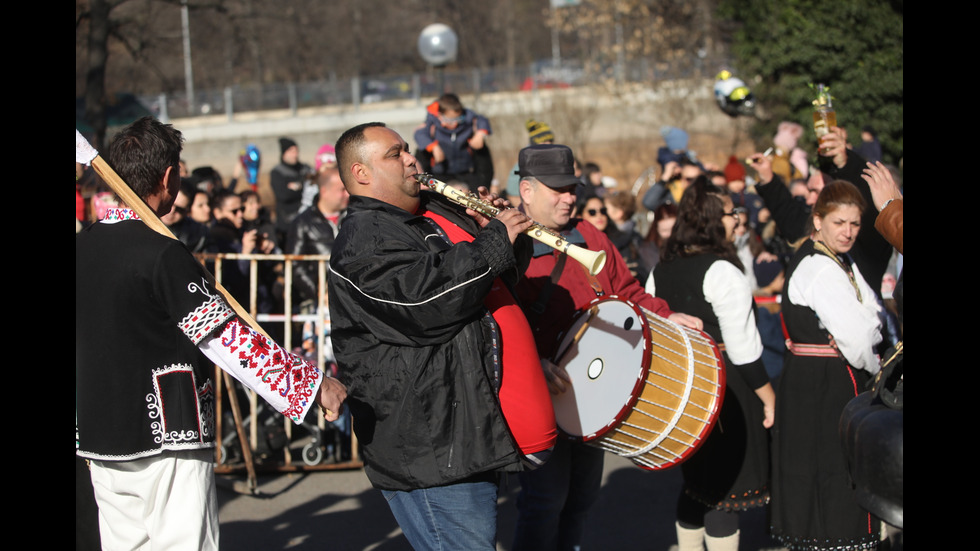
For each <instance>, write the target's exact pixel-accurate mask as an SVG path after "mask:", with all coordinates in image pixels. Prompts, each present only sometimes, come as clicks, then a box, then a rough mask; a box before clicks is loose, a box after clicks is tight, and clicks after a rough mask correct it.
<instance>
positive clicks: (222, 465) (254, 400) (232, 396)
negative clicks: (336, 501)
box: [194, 253, 363, 492]
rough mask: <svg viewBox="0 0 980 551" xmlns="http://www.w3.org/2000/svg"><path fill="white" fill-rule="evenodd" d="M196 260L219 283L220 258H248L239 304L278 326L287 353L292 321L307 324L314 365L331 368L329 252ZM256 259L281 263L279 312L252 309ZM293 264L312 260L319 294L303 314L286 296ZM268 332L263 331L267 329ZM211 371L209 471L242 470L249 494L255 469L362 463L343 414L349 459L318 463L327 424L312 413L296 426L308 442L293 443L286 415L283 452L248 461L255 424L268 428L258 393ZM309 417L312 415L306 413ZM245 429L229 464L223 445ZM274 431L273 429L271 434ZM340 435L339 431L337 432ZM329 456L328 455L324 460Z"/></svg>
mask: <svg viewBox="0 0 980 551" xmlns="http://www.w3.org/2000/svg"><path fill="white" fill-rule="evenodd" d="M194 256H195V257H196V258H197V259H198V261H200V262H201V263H202V264H205V265H208V264H212V263H213V270H212V273H214V274H215V279H216V280H217V281H218V282H219V283H220V282H221V274H222V264H223V263H224V262H229V261H230V262H238V261H241V260H245V261H248V263H249V297H248V303H247V304H246V305H245V307H246V308H247V309H248V311H249V313H250V314H251V315H252V317H254V318H255V320H256V321H258V322H259V324H261V325H263V326H265V325H266V324H269V323H271V324H283V331H282V338H281V342H280V343H279V344H281V345H282V347H283V348H285V349H286V350H289V351H293V350H294V348H295V346H294V325H296V324H305V323H312V324H313V336H314V337H315V340H316V364H317V366H318V367H319V368H320V370H321V371H324V372H325V373H328V374H329V373H330V371H331V369H330V367H329V366H328V361H331V360H332V357H328V356H332V354H330V355H328V353H327V351H326V350H325V348H326V347H327V342H328V341H327V338H328V337H329V335H330V314H329V310H328V308H327V262H329V260H330V256H329V255H286V254H236V253H197V254H195V255H194ZM260 262H276V263H281V265H282V267H283V270H282V275H281V277H282V283H283V312H281V313H279V312H276V313H267V312H258V311H257V310H258V300H257V296H258V286H259V277H258V268H259V263H260ZM298 262H316V263H317V296H319V297H321V298H320V300H319V301H316V303H315V304H312V305H308V306H310V307H308V308H306V310H307V311H306V312H303V311H301V310H303V308H300V307H298V305H294V304H293V303H292V301H291V300H290V297H292V296H293V268H294V267H295V265H296V263H298ZM267 332H268V331H267ZM215 369H216V380H217V381H218V384H216V402H217V407H216V412H215V417H216V420H215V421H216V423H215V424H216V429H215V430H216V432H215V438H216V441H217V443H218V446H217V450H216V453H215V463H216V466H215V472H216V473H222V474H228V473H237V472H241V471H242V469H244V470H245V471H247V472H248V476H249V484H248V486H249V487H248V488H247V490H248V491H249V492H254V491H255V488H256V483H255V473H256V471H262V472H295V471H306V470H335V469H357V468H361V467H363V462H361V460H360V459H359V457H358V451H357V439H356V437H355V436H354V433H353V430H351V425H350V417H349V414H347V418H346V419H347V428H348V430H349V431H350V441H349V443H350V457H349V458H344V457H342V455H335V456H334V457H333V459H334V461H332V462H324V459H325V457H324V455H327V454H324V451H325V450H329V445H330V443H327V442H324V441H323V440H321V436H322V435H324V434H333V432H332V431H331V430H330V429H331V427H328V426H327V425H328V423H327V422H326V421H325V420H324V419H323V417H322V416H320V415H316V418H317V422H316V424H315V425H312V423H309V422H304V423H303V425H301V427H303V428H306V429H307V430H309V431H310V432H311V435H310V437H309V442H306V441H307V439H306V438H302V439H298V440H297V441H296V442H294V441H293V431H294V429H295V427H294V425H293V423H292V422H291V421H289V420H288V419H285V418H283V419H282V427H283V428H282V431H283V434H284V436H285V438H286V445H285V446H284V448H283V456H282V458H281V460H273V461H265V462H259V463H256V462H255V461H254V460H253V457H254V456H253V454H254V452H255V451H256V450H257V449H258V448H259V445H258V444H259V438H260V434H259V430H260V427H261V428H266V429H268V428H269V427H270V425H268V424H266V425H261V424H260V419H259V414H260V413H261V412H262V410H263V405H264V404H263V403H262V401H261V400H259V399H258V396H257V395H256V394H255V393H254V392H252V391H249V390H247V389H245V388H244V387H243V386H242V385H241V383H239V382H238V381H235V380H234V379H233V378H232V377H231V376H229V375H228V374H226V373H224V372H223V371H221V370H220V368H217V367H215ZM222 380H224V381H225V384H224V385H221V384H220V382H221V381H222ZM237 389H241V390H242V391H243V392H244V393H245V394H246V395H247V397H248V404H249V415H248V418H247V420H246V419H244V418H242V416H241V414H240V410H239V406H238V400H237V395H236V392H237ZM225 392H227V394H228V401H229V403H230V406H231V408H232V414H233V416H234V418H235V425H236V426H235V428H234V431H233V432H231V434H228V435H226V434H225V432H228V431H225V430H224V427H223V425H224V412H223V409H224V393H225ZM311 415H312V414H311ZM246 426H247V427H248V436H247V441H248V443H249V446H247V447H245V446H241V448H240V449H241V455H242V462H241V463H238V462H234V463H232V462H230V461H229V455H230V454H229V452H230V451H232V448H230V447H229V446H230V445H231V443H232V442H233V441H235V440H236V436H237V442H238V443H239V444H241V443H242V442H244V441H245V439H246V437H245V436H244V435H245V430H244V428H245V427H246ZM276 431H277V429H276V430H274V431H273V432H276ZM341 435H342V433H341ZM304 442H306V444H305V446H304V447H303V448H302V451H301V455H302V461H301V462H297V461H294V458H293V453H294V451H295V450H293V449H292V448H293V447H294V446H296V445H298V444H303V443H304ZM333 444H334V445H335V446H336V448H334V449H335V452H336V454H340V453H341V452H340V450H339V449H338V448H341V447H344V444H346V443H345V442H341V441H339V440H337V441H334V442H333ZM328 459H329V458H328Z"/></svg>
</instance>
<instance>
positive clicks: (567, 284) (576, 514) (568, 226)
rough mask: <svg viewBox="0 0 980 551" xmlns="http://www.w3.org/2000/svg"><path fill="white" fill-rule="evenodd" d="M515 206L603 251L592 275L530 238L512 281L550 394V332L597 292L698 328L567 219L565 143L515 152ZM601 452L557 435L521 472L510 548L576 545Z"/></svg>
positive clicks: (572, 187)
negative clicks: (543, 456) (539, 461)
mask: <svg viewBox="0 0 980 551" xmlns="http://www.w3.org/2000/svg"><path fill="white" fill-rule="evenodd" d="M518 168H519V175H520V178H521V182H520V194H521V207H520V208H521V209H523V210H524V212H525V213H526V214H527V215H528V216H530V217H531V218H532V219H533V220H534V221H535V222H537V223H538V224H541V225H542V226H545V227H546V228H548V229H549V230H552V231H555V232H557V233H560V234H561V235H562V236H563V237H564V238H565V239H566V240H568V242H570V243H573V244H576V245H579V246H582V247H585V248H587V249H590V250H594V251H597V250H604V251H606V258H607V260H606V265H605V267H604V268H603V270H602V271H601V272H600V273H599V274H598V275H596V276H591V275H589V273H588V271H587V269H586V268H585V267H584V266H582V265H581V264H579V263H578V262H576V261H575V260H568V257H567V255H565V254H564V253H559V252H558V251H556V250H555V249H553V248H551V247H549V246H547V245H545V244H543V243H540V242H538V241H535V243H534V254H533V257H532V259H531V264H530V266H529V267H528V269H527V272H526V273H525V275H524V277H523V278H522V279H521V280H520V282H519V283H518V285H517V294H518V298H519V300H520V302H521V304H522V308H523V309H524V313H525V315H526V316H527V318H528V321H529V322H530V324H531V328H532V329H533V331H534V337H535V342H536V343H537V347H538V355H539V356H540V357H541V366H542V369H543V370H544V373H545V377H546V378H547V380H548V387H549V390H550V391H551V393H552V394H559V393H562V392H565V391H567V390H569V388H570V386H569V385H570V380H569V377H568V374H567V373H565V371H564V369H562V368H560V367H558V366H556V365H555V364H554V363H552V361H551V358H552V357H553V355H554V353H555V347H556V345H557V340H556V339H557V337H558V335H559V333H561V332H562V331H563V330H564V329H566V328H567V327H568V326H569V325H571V323H572V321H573V318H574V317H575V314H576V312H578V311H579V310H581V309H583V308H584V307H586V305H588V304H589V303H590V302H591V301H592V300H594V299H596V298H597V297H602V296H609V295H617V296H619V297H620V298H622V299H624V300H629V301H631V302H634V303H636V304H639V305H640V306H642V307H643V308H646V309H647V310H649V311H651V312H653V313H655V314H657V315H660V316H662V317H666V318H668V319H670V320H672V321H674V322H676V323H678V324H681V325H684V326H686V327H691V328H695V329H701V328H702V323H701V320H700V319H698V318H695V317H693V316H689V315H687V314H682V313H678V312H672V311H671V310H670V308H669V307H668V305H667V303H666V302H665V301H663V300H662V299H659V298H655V297H653V296H651V295H649V294H647V293H646V291H644V289H643V287H642V286H640V284H639V283H638V282H637V280H636V278H634V277H633V276H632V275H631V274H630V271H629V268H627V267H626V263H625V261H624V260H623V258H622V256H620V254H619V251H618V250H617V249H616V246H615V245H613V244H612V242H611V241H609V238H607V237H606V235H605V234H604V233H603V232H601V231H599V230H598V229H597V228H596V227H595V226H593V225H592V224H590V223H589V222H586V221H584V220H581V219H579V218H572V210H573V208H574V205H575V193H576V189H577V188H578V187H579V186H580V185H581V180H579V179H578V178H577V177H576V176H575V169H574V156H573V155H572V150H571V149H569V148H568V147H567V146H564V145H553V144H544V145H533V146H530V147H526V148H524V149H522V150H521V152H520V155H519V158H518ZM603 453H604V452H603V451H602V450H600V449H598V448H594V447H591V446H587V445H585V444H581V443H576V442H570V441H567V440H563V439H560V438H559V440H558V443H557V444H556V446H555V450H554V453H553V455H552V457H551V459H549V460H548V462H547V463H546V464H545V465H544V466H542V467H540V468H538V469H536V470H533V471H525V472H522V473H520V475H519V476H520V480H521V492H520V495H519V496H518V499H517V510H518V519H517V528H516V533H515V534H514V544H513V549H514V551H521V550H526V549H533V550H551V549H572V548H577V547H578V546H579V545H580V544H581V541H582V535H583V532H584V528H585V520H586V516H587V514H588V511H589V508H590V507H591V506H592V504H593V503H594V502H595V500H596V498H597V497H598V495H599V487H600V483H601V478H602V459H603Z"/></svg>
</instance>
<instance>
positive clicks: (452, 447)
mask: <svg viewBox="0 0 980 551" xmlns="http://www.w3.org/2000/svg"><path fill="white" fill-rule="evenodd" d="M458 404H459V402H457V401H453V417H452V419H453V425H452V427H451V429H450V430H451V432H450V434H451V436H450V443H449V463H448V464H447V465H446V468H450V469H451V468H452V466H453V450H455V449H456V406H457V405H458Z"/></svg>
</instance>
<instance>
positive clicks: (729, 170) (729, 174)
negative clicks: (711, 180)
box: [725, 155, 745, 182]
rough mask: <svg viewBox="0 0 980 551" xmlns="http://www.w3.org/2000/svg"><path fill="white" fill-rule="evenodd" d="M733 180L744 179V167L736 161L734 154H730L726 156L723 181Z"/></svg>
mask: <svg viewBox="0 0 980 551" xmlns="http://www.w3.org/2000/svg"><path fill="white" fill-rule="evenodd" d="M735 180H740V181H743V182H744V181H745V167H743V166H742V163H740V162H738V159H737V158H736V157H735V155H732V156H731V157H729V158H728V164H727V165H725V181H726V182H733V181H735Z"/></svg>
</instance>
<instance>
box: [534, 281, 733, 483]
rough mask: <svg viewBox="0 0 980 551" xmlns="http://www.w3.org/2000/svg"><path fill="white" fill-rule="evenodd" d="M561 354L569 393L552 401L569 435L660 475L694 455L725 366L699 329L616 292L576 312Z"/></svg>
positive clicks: (716, 405) (718, 396) (717, 405)
mask: <svg viewBox="0 0 980 551" xmlns="http://www.w3.org/2000/svg"><path fill="white" fill-rule="evenodd" d="M558 350H559V352H558V356H557V357H556V359H555V363H556V364H558V365H559V366H561V367H563V368H564V369H565V370H566V372H567V373H568V375H569V378H570V380H571V385H570V386H571V388H570V390H568V391H566V392H564V393H562V394H558V395H553V396H552V403H553V405H554V407H555V418H556V421H557V423H558V427H559V428H560V429H561V431H562V432H563V433H564V434H565V435H566V436H568V437H569V438H572V439H576V440H580V441H583V442H586V443H588V444H590V445H593V446H596V447H599V448H601V449H604V450H606V451H609V452H612V453H615V454H617V455H620V456H622V457H627V458H630V459H632V460H633V462H634V463H636V464H637V465H640V466H641V467H645V468H648V469H654V470H659V469H666V468H669V467H673V466H676V465H679V464H680V463H682V462H683V461H684V460H685V459H686V458H687V457H689V456H690V455H691V454H693V453H694V451H695V450H697V448H698V446H700V444H701V442H703V440H704V439H705V438H707V435H708V434H709V433H710V432H711V428H712V427H713V426H714V423H715V421H716V420H717V418H718V412H719V411H720V409H721V403H722V400H723V397H724V389H725V371H724V367H723V365H724V364H723V361H722V358H721V354H720V352H719V351H718V347H717V346H716V345H715V343H714V341H713V340H712V339H711V338H710V337H709V336H708V335H706V334H705V333H703V332H701V331H696V330H692V329H687V328H683V327H680V326H679V325H677V324H675V323H673V322H671V321H669V320H666V319H664V318H662V317H660V316H657V315H656V314H653V313H652V312H649V311H647V310H646V309H644V308H642V307H640V306H638V305H636V304H633V303H632V302H629V301H626V300H622V299H620V298H619V297H616V296H614V295H613V296H609V297H603V298H599V299H596V300H595V301H593V302H592V303H590V304H589V306H588V307H587V308H586V309H584V310H583V311H582V312H580V313H579V315H577V316H576V318H575V320H573V322H572V324H571V325H570V326H569V328H568V329H567V330H566V331H565V332H564V333H563V334H562V337H561V338H560V345H559V347H558Z"/></svg>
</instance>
